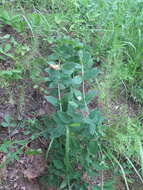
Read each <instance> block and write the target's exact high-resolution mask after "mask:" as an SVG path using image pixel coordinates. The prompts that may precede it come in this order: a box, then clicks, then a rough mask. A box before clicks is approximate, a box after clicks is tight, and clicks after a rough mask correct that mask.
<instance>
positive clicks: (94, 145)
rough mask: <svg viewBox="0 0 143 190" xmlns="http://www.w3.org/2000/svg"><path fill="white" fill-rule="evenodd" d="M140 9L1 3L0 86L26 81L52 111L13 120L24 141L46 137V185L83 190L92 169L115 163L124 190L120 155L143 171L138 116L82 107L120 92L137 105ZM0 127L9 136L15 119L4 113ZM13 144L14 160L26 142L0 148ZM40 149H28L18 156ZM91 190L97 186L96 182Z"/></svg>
mask: <svg viewBox="0 0 143 190" xmlns="http://www.w3.org/2000/svg"><path fill="white" fill-rule="evenodd" d="M142 14H143V12H142V2H141V1H133V0H123V1H121V0H116V1H115V0H110V1H107V0H106V1H105V0H100V1H99V0H97V1H94V0H63V1H59V0H48V1H47V0H43V1H40V0H30V1H26V0H18V1H16V0H15V1H6V0H5V1H2V5H1V7H0V29H1V33H0V66H1V64H2V63H5V64H7V63H8V60H10V63H11V65H12V66H10V67H8V68H6V69H3V68H2V69H1V70H0V81H2V82H1V84H2V87H7V86H10V85H11V84H12V83H13V82H17V83H18V82H19V81H22V80H23V79H25V78H27V79H28V80H29V81H31V84H32V85H33V88H34V89H36V90H39V91H40V94H41V95H42V96H43V99H44V101H47V102H48V103H50V104H51V105H52V106H53V107H54V113H53V114H52V115H50V116H48V115H45V116H42V117H41V118H35V119H28V120H23V121H22V124H21V127H22V128H23V129H24V134H25V135H29V136H30V140H29V141H32V140H34V139H36V138H38V137H39V136H43V137H44V138H45V139H46V140H48V141H49V142H50V144H49V147H48V150H47V154H46V157H47V160H50V163H49V164H48V174H47V175H45V176H43V178H42V179H41V180H45V181H48V183H49V184H48V185H51V186H54V187H55V188H59V189H67V188H68V189H71V188H72V189H81V190H84V189H88V188H89V185H90V182H89V181H92V180H94V178H95V174H96V173H98V172H102V171H106V170H108V169H109V170H116V169H117V168H120V174H122V175H123V177H124V180H125V184H126V187H127V188H128V178H127V175H128V174H127V170H128V169H127V165H124V164H121V163H120V162H119V161H118V159H120V155H121V156H122V157H125V158H128V159H133V161H136V162H137V163H138V165H139V166H141V168H142V170H143V166H142V165H143V158H142V157H143V156H142V154H143V153H142V152H143V151H142V140H143V139H142V124H141V122H140V121H139V119H138V118H130V117H129V116H128V115H127V114H126V113H124V111H123V110H122V109H121V112H122V113H119V115H121V117H120V116H119V117H118V116H114V113H113V114H112V113H111V115H112V116H111V117H112V119H113V121H111V122H110V121H109V119H108V118H107V119H106V118H105V117H106V114H104V115H105V116H103V114H102V113H101V111H99V110H98V108H94V109H90V106H89V105H90V104H92V103H93V102H95V99H96V98H97V97H98V98H99V99H100V98H101V100H102V101H104V102H105V103H106V105H108V104H109V103H108V100H111V101H112V99H114V101H116V100H117V98H118V97H119V95H118V96H117V94H120V91H121V90H122V92H123V95H124V94H126V96H127V98H128V99H132V100H133V102H134V103H138V104H140V105H142V100H143V91H142V86H143V83H142V44H143V43H142V33H143V31H142V30H143V28H142ZM4 27H8V28H10V31H9V29H7V28H6V29H5V28H4ZM5 84H6V85H5ZM7 84H8V85H7ZM23 88H24V87H23ZM98 88H99V89H98ZM109 102H110V101H109ZM111 111H112V110H111ZM108 112H110V110H109V111H108ZM117 114H118V113H117ZM105 119H106V120H105ZM108 125H109V127H107V126H108ZM1 126H2V127H6V128H8V129H9V130H10V131H9V133H10V134H11V128H12V129H14V128H15V127H16V124H15V121H13V118H10V117H9V116H8V115H6V117H5V118H4V120H3V122H2V123H1ZM12 131H13V130H12ZM15 143H17V144H20V143H21V144H20V147H21V148H19V150H18V152H17V153H15V154H14V155H12V156H11V155H9V156H10V157H13V159H14V158H15V159H18V156H17V155H19V154H21V153H22V148H23V147H24V146H25V143H26V142H22V141H21V142H11V141H10V140H9V139H8V140H6V141H4V142H3V145H1V147H0V150H1V151H3V152H5V153H7V154H8V151H9V147H12V148H16V147H17V146H16V145H15ZM40 152H41V149H38V150H33V149H29V150H28V151H27V152H26V154H28V155H35V154H39V153H40ZM106 153H110V156H109V155H108V156H107V155H106ZM111 162H113V164H112V166H113V168H112V167H109V165H111ZM131 163H132V162H131ZM115 165H118V166H115ZM130 165H131V166H132V167H133V169H134V165H133V164H130ZM129 170H131V169H130V168H129ZM134 170H135V172H136V173H137V174H138V176H139V177H140V179H141V175H140V171H139V172H138V171H137V170H136V168H135V169H134ZM83 174H87V178H86V179H84V180H83ZM47 178H48V180H47ZM89 179H90V180H89ZM45 181H44V183H46V182H45ZM92 188H93V189H99V187H98V185H96V184H95V185H92ZM103 188H104V189H107V190H108V189H114V180H111V181H108V180H107V181H105V182H104V187H103Z"/></svg>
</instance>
